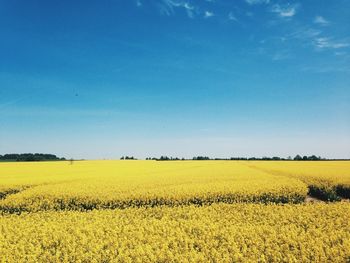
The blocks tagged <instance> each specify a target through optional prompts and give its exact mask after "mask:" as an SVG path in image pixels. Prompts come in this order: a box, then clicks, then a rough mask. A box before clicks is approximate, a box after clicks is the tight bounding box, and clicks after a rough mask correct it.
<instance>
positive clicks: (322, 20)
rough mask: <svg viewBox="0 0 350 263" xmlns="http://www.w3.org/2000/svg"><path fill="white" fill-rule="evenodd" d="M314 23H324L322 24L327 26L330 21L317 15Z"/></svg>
mask: <svg viewBox="0 0 350 263" xmlns="http://www.w3.org/2000/svg"><path fill="white" fill-rule="evenodd" d="M314 23H315V24H319V25H322V26H327V25H329V21H328V20H327V19H325V18H324V17H323V16H316V17H315V18H314Z"/></svg>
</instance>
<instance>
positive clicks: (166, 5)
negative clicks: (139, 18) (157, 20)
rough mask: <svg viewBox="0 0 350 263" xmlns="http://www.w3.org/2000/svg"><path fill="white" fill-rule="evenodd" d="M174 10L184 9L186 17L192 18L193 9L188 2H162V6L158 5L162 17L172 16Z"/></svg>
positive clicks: (164, 0)
mask: <svg viewBox="0 0 350 263" xmlns="http://www.w3.org/2000/svg"><path fill="white" fill-rule="evenodd" d="M176 8H183V9H185V11H186V13H187V16H188V17H190V18H193V17H194V11H195V7H194V6H192V5H191V4H190V3H188V2H177V1H173V0H163V1H162V4H161V5H160V11H161V13H162V14H164V15H168V16H170V15H173V14H174V13H175V9H176Z"/></svg>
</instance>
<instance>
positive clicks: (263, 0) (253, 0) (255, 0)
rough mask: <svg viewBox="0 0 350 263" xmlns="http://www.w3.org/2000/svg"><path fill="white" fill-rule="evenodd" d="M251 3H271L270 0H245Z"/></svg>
mask: <svg viewBox="0 0 350 263" xmlns="http://www.w3.org/2000/svg"><path fill="white" fill-rule="evenodd" d="M245 1H246V2H247V3H248V4H250V5H258V4H269V3H270V0H245Z"/></svg>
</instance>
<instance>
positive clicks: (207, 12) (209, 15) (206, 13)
mask: <svg viewBox="0 0 350 263" xmlns="http://www.w3.org/2000/svg"><path fill="white" fill-rule="evenodd" d="M212 16H214V13H213V12H210V11H205V12H204V17H205V18H209V17H212Z"/></svg>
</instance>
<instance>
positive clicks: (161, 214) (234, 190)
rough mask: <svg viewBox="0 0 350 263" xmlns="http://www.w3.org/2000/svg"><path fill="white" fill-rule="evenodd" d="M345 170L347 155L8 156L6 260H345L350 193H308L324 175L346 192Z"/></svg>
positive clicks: (3, 207)
mask: <svg viewBox="0 0 350 263" xmlns="http://www.w3.org/2000/svg"><path fill="white" fill-rule="evenodd" d="M349 170H350V162H261V161H256V162H251V161H168V162H156V161H75V162H74V163H73V164H72V165H71V164H70V163H69V162H41V163H0V262H349V261H350V220H349V215H350V203H349V202H348V201H346V200H343V201H341V202H316V203H305V202H304V199H305V197H306V195H307V194H308V192H309V193H310V189H311V188H310V187H312V186H313V185H317V183H319V182H320V183H319V186H320V185H321V184H325V183H324V182H328V183H329V185H330V187H331V188H332V187H333V188H332V189H333V190H334V191H335V192H334V194H335V195H336V196H338V194H342V193H341V192H339V191H338V192H337V190H338V188H339V186H340V185H342V186H344V187H345V189H346V187H347V186H348V182H349V178H350V173H349ZM315 182H317V183H315ZM319 189H321V190H322V188H321V187H320V188H319ZM311 190H312V189H311ZM332 200H333V199H332ZM334 200H338V199H334Z"/></svg>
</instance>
